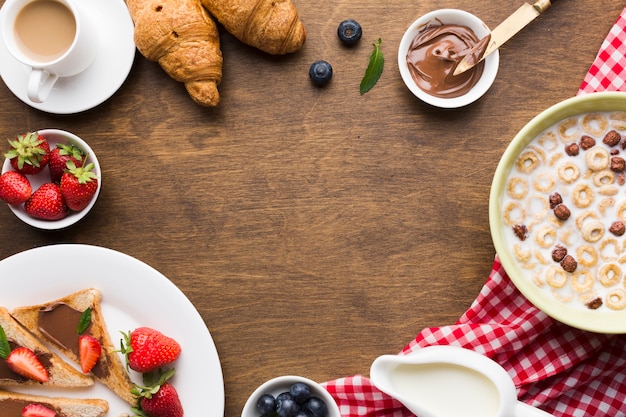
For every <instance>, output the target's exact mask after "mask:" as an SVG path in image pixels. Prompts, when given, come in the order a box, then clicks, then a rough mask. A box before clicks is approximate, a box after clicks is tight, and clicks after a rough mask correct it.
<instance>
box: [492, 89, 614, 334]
mask: <svg viewBox="0 0 626 417" xmlns="http://www.w3.org/2000/svg"><path fill="white" fill-rule="evenodd" d="M616 111H619V112H626V93H593V94H587V95H582V96H578V97H574V98H570V99H567V100H564V101H562V102H560V103H557V104H555V105H553V106H552V107H550V108H548V109H546V110H544V111H543V112H541V113H540V114H539V115H537V116H536V117H535V118H533V119H532V120H531V121H530V122H528V123H527V124H526V126H524V127H523V128H522V130H520V131H519V133H517V135H516V136H515V137H514V138H513V140H512V141H511V143H510V144H509V146H508V147H507V149H506V151H505V152H504V154H503V156H502V159H500V162H499V164H498V167H497V169H496V172H495V175H494V178H493V183H492V185H491V194H490V197H489V225H490V228H491V237H492V239H493V244H494V246H495V249H496V252H497V254H498V257H499V259H500V262H501V263H502V266H503V267H504V269H505V270H506V272H507V275H508V276H509V277H510V278H511V280H512V281H513V283H514V284H515V286H516V287H517V288H518V289H519V290H520V292H521V293H522V294H523V295H524V296H525V297H526V298H527V299H528V300H529V301H530V302H531V303H533V304H534V305H535V306H536V307H537V308H539V309H540V310H542V311H543V312H545V313H546V314H548V315H549V316H551V317H552V318H554V319H556V320H558V321H560V322H562V323H565V324H568V325H570V326H572V327H576V328H579V329H583V330H588V331H593V332H598V333H626V309H622V310H611V309H609V308H606V307H604V308H602V309H597V310H594V309H589V308H586V307H584V306H581V305H580V303H577V302H575V303H574V302H569V303H567V302H562V301H559V300H557V299H556V298H555V297H554V296H552V294H551V293H550V292H549V291H547V290H545V291H544V290H543V288H540V286H538V285H536V284H535V283H534V281H533V274H532V271H531V270H530V269H525V268H523V267H522V265H521V264H520V262H518V260H517V259H516V257H515V254H514V252H513V245H514V244H515V243H519V240H516V239H514V238H513V239H512V238H511V237H510V234H509V233H505V232H508V230H507V229H509V228H510V227H511V226H505V225H504V221H503V213H504V207H503V202H504V196H505V195H506V193H507V191H506V188H507V178H508V176H509V173H510V172H511V170H512V169H513V167H514V166H515V165H516V161H517V159H518V156H519V155H520V154H521V152H522V151H523V150H524V148H525V147H526V145H528V144H529V143H530V142H531V141H532V140H533V139H534V138H535V137H537V136H538V135H539V134H540V133H541V132H543V131H544V130H545V129H547V128H549V127H550V126H552V125H554V124H556V123H558V122H559V121H561V120H564V119H568V118H570V117H573V116H577V115H581V114H587V113H596V112H616ZM622 132H624V131H622ZM596 141H598V139H596ZM599 142H600V143H601V142H602V138H599ZM560 145H562V146H565V144H564V143H560ZM583 152H584V151H581V155H582V153H583ZM581 155H579V156H578V157H582V156H581ZM583 158H584V157H583ZM557 169H558V168H557V167H556V166H555V168H554V170H555V172H556V171H557ZM557 187H558V185H557ZM621 188H623V187H621ZM530 190H533V188H532V187H531V188H530ZM557 191H558V190H557ZM533 192H534V191H533ZM551 192H552V191H551ZM623 193H624V191H623V190H620V194H619V196H617V195H616V196H615V199H616V200H617V199H618V198H619V199H624V197H623V195H624V194H623ZM529 194H530V193H529ZM564 198H571V197H570V196H565V195H564ZM598 198H599V197H598ZM568 204H569V201H568ZM618 204H619V202H617V201H616V202H615V206H616V207H617V205H618ZM572 217H574V216H572ZM566 222H575V219H573V218H572V219H568V220H566ZM605 235H609V232H606V233H605ZM526 241H528V242H529V243H528V244H529V245H532V244H534V243H533V242H534V239H532V240H531V239H530V238H529V239H527V240H526ZM526 241H525V243H526ZM620 241H623V239H621V238H620ZM531 248H532V247H531ZM574 255H576V254H574ZM576 256H577V255H576ZM550 261H551V260H550ZM557 265H558V264H557ZM622 265H623V264H622ZM579 268H581V269H582V267H581V266H580V265H579ZM596 285H599V284H596ZM546 287H547V285H546Z"/></svg>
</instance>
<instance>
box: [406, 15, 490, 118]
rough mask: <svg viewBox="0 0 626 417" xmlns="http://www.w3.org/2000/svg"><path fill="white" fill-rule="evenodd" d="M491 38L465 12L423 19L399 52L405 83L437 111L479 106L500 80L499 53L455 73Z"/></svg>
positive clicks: (477, 22) (430, 16) (409, 33)
mask: <svg viewBox="0 0 626 417" xmlns="http://www.w3.org/2000/svg"><path fill="white" fill-rule="evenodd" d="M490 33H491V31H490V30H489V28H488V27H487V25H485V24H484V23H483V21H482V20H480V19H479V18H477V17H476V16H474V15H473V14H471V13H468V12H466V11H463V10H457V9H441V10H435V11H432V12H430V13H427V14H425V15H423V16H422V17H420V18H419V19H417V20H416V21H415V22H413V24H411V26H410V27H409V28H408V29H407V31H406V32H405V34H404V36H403V37H402V41H401V42H400V47H399V48H398V67H399V69H400V75H401V76H402V80H403V81H404V83H405V84H406V86H407V87H408V89H409V90H410V91H411V92H412V93H413V94H414V95H415V96H416V97H417V98H419V99H420V100H422V101H424V102H426V103H428V104H431V105H433V106H436V107H443V108H458V107H463V106H466V105H468V104H470V103H473V102H474V101H476V100H478V99H479V98H480V97H482V96H483V94H485V93H486V92H487V90H489V88H490V87H491V84H493V81H494V80H495V78H496V74H497V73H498V65H499V61H500V57H499V54H498V51H495V52H493V53H492V54H490V55H489V56H488V57H486V58H485V59H484V60H483V61H482V62H480V63H478V64H477V65H476V66H475V67H473V68H471V69H469V70H467V71H466V72H464V73H462V74H459V75H456V76H455V75H453V73H454V69H455V68H456V66H457V65H458V64H459V62H461V60H463V58H464V57H465V56H466V55H467V54H468V53H469V52H470V50H471V49H472V48H473V47H474V46H475V45H477V44H479V43H480V41H481V40H482V39H484V38H485V37H486V36H489V34H490ZM483 43H484V46H485V47H486V46H487V43H486V42H483ZM481 56H482V55H481Z"/></svg>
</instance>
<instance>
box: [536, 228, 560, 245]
mask: <svg viewBox="0 0 626 417" xmlns="http://www.w3.org/2000/svg"><path fill="white" fill-rule="evenodd" d="M555 240H556V231H555V230H554V228H553V227H552V226H550V225H547V224H544V225H543V226H541V227H540V228H539V230H537V234H535V242H537V244H538V245H539V246H541V247H542V248H544V249H548V248H550V247H552V245H554V242H555Z"/></svg>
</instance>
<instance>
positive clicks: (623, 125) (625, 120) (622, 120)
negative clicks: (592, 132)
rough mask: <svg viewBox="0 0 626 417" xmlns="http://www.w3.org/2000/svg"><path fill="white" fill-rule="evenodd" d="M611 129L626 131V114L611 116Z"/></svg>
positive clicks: (617, 113) (613, 114)
mask: <svg viewBox="0 0 626 417" xmlns="http://www.w3.org/2000/svg"><path fill="white" fill-rule="evenodd" d="M609 119H610V121H611V127H614V128H615V129H618V130H626V112H622V111H618V112H615V113H611V114H610V115H609Z"/></svg>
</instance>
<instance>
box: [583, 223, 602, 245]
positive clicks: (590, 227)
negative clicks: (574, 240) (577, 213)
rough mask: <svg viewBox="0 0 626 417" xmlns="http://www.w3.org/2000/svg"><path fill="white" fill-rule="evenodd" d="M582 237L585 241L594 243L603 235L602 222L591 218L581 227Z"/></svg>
mask: <svg viewBox="0 0 626 417" xmlns="http://www.w3.org/2000/svg"><path fill="white" fill-rule="evenodd" d="M582 234H583V239H585V240H586V241H587V242H590V243H595V242H597V241H598V240H600V239H602V236H604V223H602V222H601V221H599V220H592V221H590V222H588V223H586V224H585V225H583V228H582Z"/></svg>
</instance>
